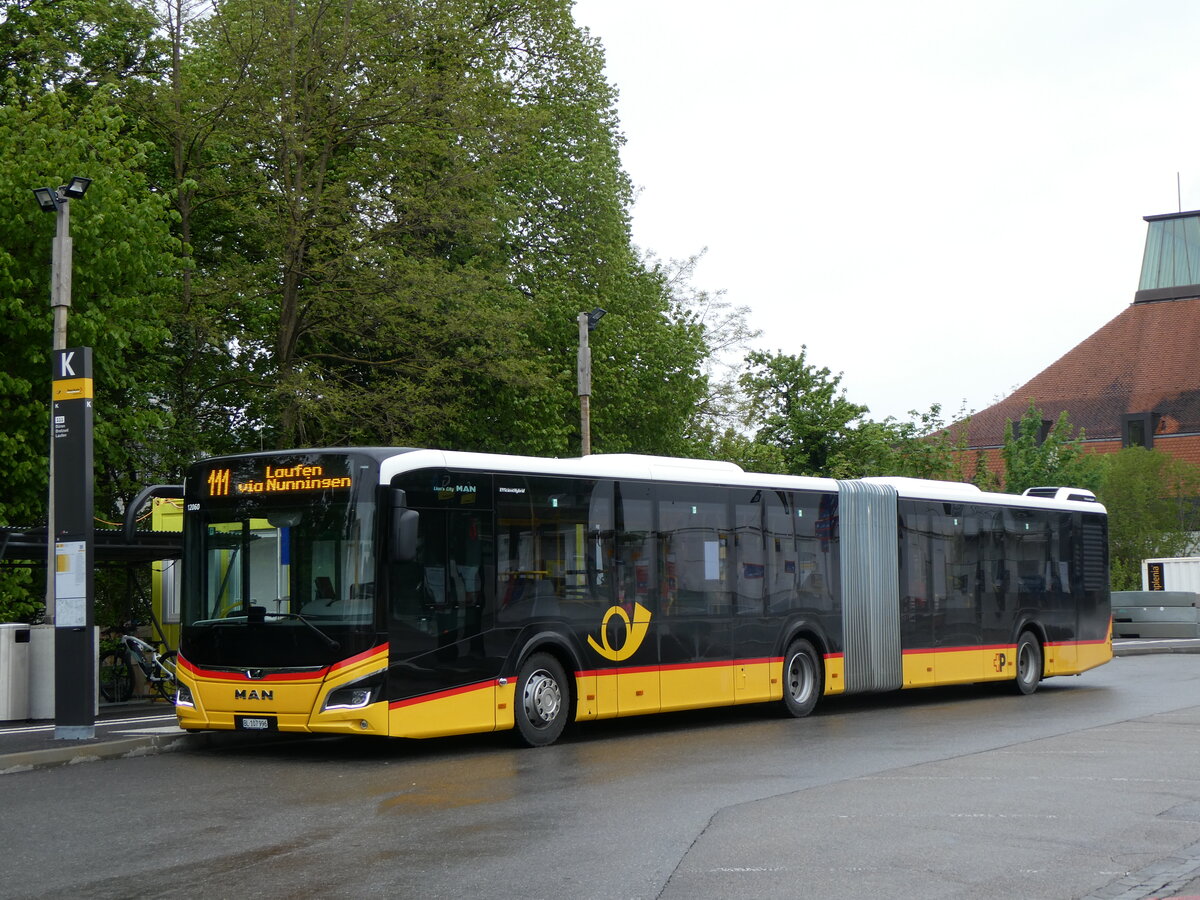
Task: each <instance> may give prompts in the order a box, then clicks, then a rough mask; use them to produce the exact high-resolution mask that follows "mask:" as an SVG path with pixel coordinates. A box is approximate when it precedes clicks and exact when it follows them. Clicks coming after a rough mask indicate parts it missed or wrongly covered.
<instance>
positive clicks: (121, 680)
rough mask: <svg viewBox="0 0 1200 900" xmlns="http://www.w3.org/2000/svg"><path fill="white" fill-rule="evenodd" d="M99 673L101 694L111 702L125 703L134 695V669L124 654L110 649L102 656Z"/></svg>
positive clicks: (98, 679)
mask: <svg viewBox="0 0 1200 900" xmlns="http://www.w3.org/2000/svg"><path fill="white" fill-rule="evenodd" d="M97 675H98V678H97V681H98V683H99V686H100V696H101V697H103V698H104V699H105V700H107V701H108V702H109V703H124V702H125V701H126V700H128V699H129V698H130V697H132V696H133V670H132V669H131V668H130V667H129V661H128V660H127V659H126V658H125V657H124V655H123V654H120V653H117V652H116V651H112V650H110V651H109V652H108V653H105V654H104V656H102V657H100V669H99V671H98V673H97Z"/></svg>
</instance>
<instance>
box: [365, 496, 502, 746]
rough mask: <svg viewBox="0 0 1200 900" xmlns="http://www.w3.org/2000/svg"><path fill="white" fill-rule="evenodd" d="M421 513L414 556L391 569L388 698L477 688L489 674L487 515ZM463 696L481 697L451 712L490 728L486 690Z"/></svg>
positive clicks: (490, 545)
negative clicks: (389, 696) (487, 637)
mask: <svg viewBox="0 0 1200 900" xmlns="http://www.w3.org/2000/svg"><path fill="white" fill-rule="evenodd" d="M420 516H421V518H420V528H419V532H418V549H417V556H416V558H415V559H414V560H411V561H408V562H401V563H393V564H392V574H391V583H390V592H389V593H390V600H389V615H388V640H389V644H390V652H391V658H392V669H391V678H392V686H391V694H392V697H393V698H395V699H402V698H412V697H420V696H421V695H426V694H436V693H438V692H441V691H447V690H450V689H454V688H462V687H465V686H469V685H472V684H479V683H483V682H486V681H488V680H490V679H492V678H494V677H495V675H496V665H495V662H494V661H493V662H492V663H491V664H489V661H488V659H487V654H486V648H485V635H486V632H487V630H488V629H490V628H491V626H492V623H493V618H494V614H495V612H494V611H495V598H494V593H495V591H494V574H495V563H494V542H493V540H492V521H491V514H490V512H487V511H483V510H474V509H473V510H462V509H451V510H445V509H422V510H420ZM467 693H487V694H488V696H487V697H486V698H483V697H478V698H476V699H477V700H478V701H479V702H478V703H474V704H472V703H468V704H466V705H467V706H469V707H470V709H469V710H467V709H463V710H460V711H458V712H456V713H455V715H456V716H457V715H463V716H466V717H467V718H470V719H472V720H474V719H475V718H479V717H482V718H487V717H489V716H490V717H492V722H491V724H489V725H488V727H491V725H494V714H495V702H494V697H493V696H491V692H479V691H475V692H467ZM476 706H477V707H478V708H477V709H476V708H475V707H476ZM459 724H463V725H466V726H467V727H472V726H474V727H478V726H479V725H480V724H481V723H480V722H474V721H472V722H471V723H465V722H462V723H459Z"/></svg>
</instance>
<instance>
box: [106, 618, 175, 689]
mask: <svg viewBox="0 0 1200 900" xmlns="http://www.w3.org/2000/svg"><path fill="white" fill-rule="evenodd" d="M176 652H177V651H175V650H168V651H167V652H166V653H159V652H158V650H157V649H156V648H155V647H154V645H152V644H148V643H146V642H145V641H143V640H142V639H141V638H139V637H136V636H135V635H132V634H123V635H121V638H120V641H119V643H118V645H117V646H116V647H114V648H112V649H111V650H108V651H107V652H106V653H105V654H104V655H103V656H102V657H101V658H100V671H99V679H98V680H99V685H100V696H102V697H103V698H104V699H105V700H107V701H108V702H109V703H123V702H124V701H126V700H128V699H129V698H130V697H132V696H133V673H134V666H137V668H138V669H140V670H141V672H142V675H143V676H145V679H146V688H147V690H148V691H150V692H151V695H152V696H153V695H155V694H156V695H157V696H158V697H160V698H162V699H163V700H166V701H167V702H168V703H170V704H171V705H172V706H173V705H174V704H175V691H176V684H175V655H176Z"/></svg>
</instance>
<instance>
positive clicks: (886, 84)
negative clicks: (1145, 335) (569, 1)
mask: <svg viewBox="0 0 1200 900" xmlns="http://www.w3.org/2000/svg"><path fill="white" fill-rule="evenodd" d="M575 16H576V21H577V22H579V24H581V25H583V26H584V27H586V28H587V29H588V30H589V31H590V32H591V33H592V34H593V35H594V36H595V37H597V38H599V39H600V41H601V43H602V44H603V45H604V48H605V52H606V58H607V73H608V77H609V80H610V81H611V82H613V83H614V84H615V85H616V86H617V87H618V89H619V90H620V102H619V111H620V116H621V125H622V131H623V132H624V134H625V137H626V141H627V143H626V145H625V148H624V151H623V153H622V159H623V161H624V165H625V169H626V171H627V172H628V173H629V175H630V177H631V178H632V180H633V183H634V185H635V186H636V187H637V188H638V190H639V194H638V200H637V203H636V206H635V207H634V218H633V232H634V240H635V241H636V243H637V244H638V245H639V246H641V247H643V248H645V249H648V250H650V251H653V252H654V253H655V254H656V255H658V256H659V257H661V258H664V259H668V258H683V257H687V256H691V255H693V254H695V253H697V252H699V251H700V250H702V249H704V248H706V247H707V248H708V252H707V254H706V255H705V257H704V259H703V261H702V262H701V264H700V266H699V267H698V269H697V274H696V278H695V284H696V286H698V287H700V288H704V289H706V290H710V291H720V290H723V291H725V299H726V300H728V301H729V302H730V303H732V304H734V305H737V306H743V305H744V306H748V307H750V310H751V313H750V324H751V325H752V326H753V327H755V328H757V329H761V330H762V331H763V337H762V338H761V340H760V341H759V346H761V347H762V348H763V349H766V350H772V351H783V352H785V353H789V354H798V353H799V352H800V348H801V345H803V344H807V345H808V359H809V361H810V362H812V363H814V364H816V365H819V366H828V367H829V368H830V369H832V370H833V371H834V372H842V373H844V377H843V382H842V383H843V386H844V387H845V388H846V389H847V394H848V397H849V399H850V400H851V401H853V402H856V403H860V404H864V405H866V406H869V407H870V410H871V412H870V417H871V418H873V419H876V420H879V419H882V418H884V417H885V416H889V415H890V416H896V417H897V418H906V417H907V416H906V413H907V411H908V410H910V409H918V410H926V409H928V408H929V406H930V405H931V404H932V403H935V402H937V403H941V404H942V406H943V412H944V413H945V414H947V415H953V414H956V413H957V412H958V411H959V408H960V407H961V406H962V405H963V402H964V401H965V402H966V405H967V407H968V408H969V409H972V410H978V409H983V408H984V407H986V406H989V405H990V404H991V403H993V402H994V401H995V400H997V399H999V398H1000V397H1002V396H1005V395H1007V394H1008V393H1010V392H1011V391H1012V390H1013V389H1014V388H1016V387H1017V386H1019V385H1021V384H1023V383H1024V382H1026V381H1027V380H1029V379H1030V378H1032V377H1033V376H1034V375H1036V374H1037V373H1038V372H1040V371H1041V370H1042V369H1044V368H1045V367H1046V366H1048V365H1050V364H1051V363H1052V362H1054V361H1055V360H1056V359H1058V358H1059V357H1060V356H1062V355H1063V354H1064V353H1065V352H1067V351H1068V350H1069V349H1071V348H1072V347H1073V346H1075V345H1076V344H1077V343H1079V342H1080V341H1081V340H1083V339H1084V338H1086V337H1087V336H1088V335H1090V334H1091V333H1092V332H1094V331H1095V330H1096V329H1097V328H1099V327H1100V326H1101V325H1103V324H1104V323H1105V322H1107V321H1109V320H1110V319H1112V318H1113V317H1114V316H1116V315H1117V314H1118V313H1120V312H1121V311H1122V310H1123V309H1124V308H1125V307H1126V306H1127V305H1128V304H1129V303H1131V302H1132V301H1133V294H1134V291H1135V290H1136V289H1137V281H1138V275H1139V273H1140V266H1141V257H1142V248H1143V243H1144V241H1145V235H1146V223H1145V222H1144V221H1142V216H1145V215H1155V214H1158V213H1168V212H1174V211H1176V210H1177V209H1178V208H1179V201H1178V200H1177V190H1176V173H1180V177H1181V183H1182V190H1181V195H1182V205H1183V209H1195V208H1198V207H1200V114H1198V109H1200V106H1198V100H1200V53H1197V52H1196V46H1197V43H1198V41H1200V3H1197V2H1194V0H993V2H988V3H984V2H982V0H907V2H898V0H835V2H829V0H820V2H817V0H741V2H740V3H728V2H715V0H576V6H575Z"/></svg>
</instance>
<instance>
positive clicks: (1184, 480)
mask: <svg viewBox="0 0 1200 900" xmlns="http://www.w3.org/2000/svg"><path fill="white" fill-rule="evenodd" d="M1097 496H1098V497H1099V499H1100V500H1101V501H1102V502H1103V503H1104V505H1105V507H1106V508H1107V509H1108V540H1109V553H1110V560H1111V572H1112V586H1113V588H1114V589H1115V590H1119V591H1132V590H1139V589H1140V587H1141V562H1142V560H1143V559H1155V558H1162V557H1172V556H1181V555H1183V554H1184V553H1185V552H1187V550H1188V548H1189V547H1190V546H1191V545H1192V544H1193V543H1194V542H1195V533H1196V532H1197V531H1200V506H1197V502H1196V501H1197V498H1198V497H1200V467H1197V466H1195V465H1192V464H1190V463H1187V462H1184V461H1183V460H1178V459H1174V458H1172V457H1170V456H1168V455H1167V454H1165V453H1161V452H1159V451H1157V450H1147V449H1145V448H1144V447H1129V448H1127V449H1125V450H1122V451H1121V452H1120V453H1114V454H1111V455H1109V456H1106V457H1105V458H1104V467H1103V476H1102V480H1101V483H1100V487H1099V490H1098V491H1097Z"/></svg>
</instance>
